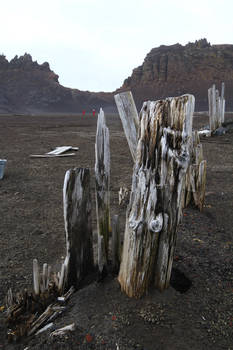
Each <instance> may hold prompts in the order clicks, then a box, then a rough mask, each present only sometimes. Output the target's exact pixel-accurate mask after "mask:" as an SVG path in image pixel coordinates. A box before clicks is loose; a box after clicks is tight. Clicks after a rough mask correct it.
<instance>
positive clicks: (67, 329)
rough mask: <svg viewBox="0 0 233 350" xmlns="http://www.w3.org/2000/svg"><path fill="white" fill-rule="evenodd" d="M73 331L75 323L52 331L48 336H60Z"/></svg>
mask: <svg viewBox="0 0 233 350" xmlns="http://www.w3.org/2000/svg"><path fill="white" fill-rule="evenodd" d="M74 330H75V323H72V324H69V325H67V326H65V327H62V328H59V329H56V330H55V331H53V332H52V333H51V334H50V337H54V336H61V335H64V334H66V333H67V332H71V331H74Z"/></svg>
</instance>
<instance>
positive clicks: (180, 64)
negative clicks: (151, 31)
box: [120, 39, 233, 111]
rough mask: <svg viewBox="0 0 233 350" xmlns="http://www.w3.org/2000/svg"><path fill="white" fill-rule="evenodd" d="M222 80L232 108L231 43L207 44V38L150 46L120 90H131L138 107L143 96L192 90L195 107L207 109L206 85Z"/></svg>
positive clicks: (173, 94) (232, 74) (230, 108)
mask: <svg viewBox="0 0 233 350" xmlns="http://www.w3.org/2000/svg"><path fill="white" fill-rule="evenodd" d="M223 81H224V82H225V87H226V89H225V96H226V107H227V109H228V110H232V109H233V45H210V44H209V43H208V42H207V40H206V39H201V40H199V41H196V42H195V43H189V44H187V45H185V46H182V45H180V44H175V45H171V46H165V45H162V46H160V47H158V48H154V49H152V50H151V51H150V52H149V53H148V55H147V56H146V58H145V60H144V62H143V64H142V65H141V66H139V67H137V68H135V69H134V70H133V73H132V75H131V76H130V77H129V78H127V79H126V80H125V81H124V84H123V86H122V87H121V88H120V90H129V89H130V90H131V91H132V92H133V95H134V98H135V100H136V102H137V105H138V106H141V104H142V101H143V100H145V99H151V100H154V99H160V98H164V97H168V96H176V95H181V94H185V93H191V94H193V95H194V96H195V98H196V110H199V111H200V110H202V111H203V110H208V94H207V91H208V88H209V87H210V86H211V85H212V84H214V83H215V84H216V86H217V88H218V89H220V88H221V82H223Z"/></svg>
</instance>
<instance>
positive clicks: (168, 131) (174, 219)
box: [118, 95, 194, 297]
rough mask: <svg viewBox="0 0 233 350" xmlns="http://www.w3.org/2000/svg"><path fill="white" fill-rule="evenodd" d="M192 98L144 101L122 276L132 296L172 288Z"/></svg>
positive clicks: (125, 288)
mask: <svg viewBox="0 0 233 350" xmlns="http://www.w3.org/2000/svg"><path fill="white" fill-rule="evenodd" d="M193 111H194V97H193V96H192V95H184V96H181V97H177V98H168V99H166V100H164V101H161V100H160V101H156V102H145V103H144V104H143V107H142V110H141V112H140V129H139V141H138V146H137V157H136V163H135V166H134V171H133V178H132V190H131V196H130V202H129V205H128V208H127V218H126V227H125V237H124V245H123V254H122V261H121V266H120V272H119V276H118V280H119V282H120V285H121V289H122V290H123V291H125V293H126V294H127V295H128V296H130V297H141V296H142V295H143V294H144V292H145V291H147V289H148V287H149V285H150V284H151V283H155V285H156V287H157V288H159V289H160V290H163V289H164V288H166V287H168V285H169V281H170V275H171V269H172V262H173V253H174V248H175V241H176V229H177V224H178V223H179V221H180V217H181V214H182V205H181V202H182V196H183V194H184V193H183V186H184V183H185V175H186V171H187V168H188V165H189V143H190V138H191V133H192V117H193Z"/></svg>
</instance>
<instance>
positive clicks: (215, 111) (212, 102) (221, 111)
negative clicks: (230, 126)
mask: <svg viewBox="0 0 233 350" xmlns="http://www.w3.org/2000/svg"><path fill="white" fill-rule="evenodd" d="M224 90H225V84H224V83H222V87H221V95H219V91H218V90H217V89H216V88H215V85H213V86H212V87H211V88H209V89H208V101H209V123H210V131H211V133H213V132H214V131H215V130H216V129H218V128H220V127H221V126H222V123H224V118H225V98H224Z"/></svg>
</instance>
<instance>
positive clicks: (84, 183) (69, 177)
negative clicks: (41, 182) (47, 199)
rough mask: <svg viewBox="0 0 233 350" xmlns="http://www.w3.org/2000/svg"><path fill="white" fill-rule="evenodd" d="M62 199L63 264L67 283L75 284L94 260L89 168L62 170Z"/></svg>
mask: <svg viewBox="0 0 233 350" xmlns="http://www.w3.org/2000/svg"><path fill="white" fill-rule="evenodd" d="M63 203H64V221H65V232H66V247H67V256H66V261H65V262H64V264H66V265H68V268H67V270H68V275H67V285H68V287H70V286H72V285H74V286H75V287H77V286H78V284H79V282H80V281H81V280H82V279H83V278H84V277H85V276H86V274H87V273H88V272H90V271H91V270H92V269H93V264H94V263H93V251H92V227H91V194H90V171H89V169H82V168H75V169H70V170H68V171H67V172H66V175H65V180H64V188H63ZM64 272H65V271H64ZM64 272H63V273H64ZM61 283H63V284H64V282H61ZM59 287H61V285H59Z"/></svg>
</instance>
